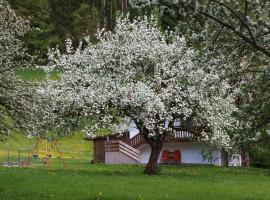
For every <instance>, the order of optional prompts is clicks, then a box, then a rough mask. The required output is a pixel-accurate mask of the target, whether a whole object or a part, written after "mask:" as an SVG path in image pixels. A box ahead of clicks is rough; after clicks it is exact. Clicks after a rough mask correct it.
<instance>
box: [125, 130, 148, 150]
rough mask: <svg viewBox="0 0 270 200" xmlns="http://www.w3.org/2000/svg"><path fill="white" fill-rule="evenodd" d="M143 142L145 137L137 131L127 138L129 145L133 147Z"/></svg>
mask: <svg viewBox="0 0 270 200" xmlns="http://www.w3.org/2000/svg"><path fill="white" fill-rule="evenodd" d="M144 143H146V142H145V139H144V138H143V136H142V135H141V134H139V133H138V134H137V135H135V136H134V137H132V138H131V139H130V140H129V145H130V146H132V147H133V148H138V147H139V146H141V145H142V144H144Z"/></svg>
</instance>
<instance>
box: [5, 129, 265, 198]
mask: <svg viewBox="0 0 270 200" xmlns="http://www.w3.org/2000/svg"><path fill="white" fill-rule="evenodd" d="M82 138H83V135H81V134H78V135H74V136H70V137H63V138H59V140H58V141H59V147H60V149H61V152H62V153H63V157H64V161H65V165H64V164H63V163H62V162H61V161H60V160H59V159H57V158H52V164H51V166H50V167H48V166H46V165H44V164H43V163H42V158H40V160H34V159H33V160H32V164H31V165H30V166H28V167H2V166H1V167H0V199H1V200H32V199H33V200H45V199H46V200H50V199H57V200H58V199H59V200H69V199H70V200H77V199H78V200H84V199H85V200H89V199H90V200H91V199H93V200H97V199H100V200H101V199H102V200H121V199H123V200H124V199H125V200H129V199H131V200H163V199H164V200H165V199H168V200H216V199H221V200H270V189H269V188H270V170H269V169H257V168H220V167H211V166H177V167H175V166H159V172H158V174H157V175H154V176H148V175H144V174H143V169H144V166H137V165H104V164H91V163H90V161H91V159H92V148H91V147H92V144H91V143H90V142H87V141H85V140H83V139H82ZM34 144H35V140H34V139H28V138H27V137H25V136H23V135H21V134H12V135H11V136H10V137H9V138H8V140H7V141H5V142H1V143H0V157H1V159H2V161H5V160H6V151H7V149H9V152H10V157H11V158H10V159H13V161H14V162H15V161H16V160H17V159H18V149H21V154H23V149H33V147H34ZM55 153H56V152H54V153H52V154H55ZM21 157H22V158H21V159H23V156H21ZM25 157H27V156H25ZM53 157H54V155H53Z"/></svg>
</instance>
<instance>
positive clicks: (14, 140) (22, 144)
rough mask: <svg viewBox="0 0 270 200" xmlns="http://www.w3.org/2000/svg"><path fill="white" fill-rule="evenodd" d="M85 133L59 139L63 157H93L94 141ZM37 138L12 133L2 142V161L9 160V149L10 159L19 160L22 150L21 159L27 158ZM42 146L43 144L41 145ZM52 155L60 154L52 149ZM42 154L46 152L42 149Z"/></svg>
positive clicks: (0, 149) (0, 155)
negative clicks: (89, 140)
mask: <svg viewBox="0 0 270 200" xmlns="http://www.w3.org/2000/svg"><path fill="white" fill-rule="evenodd" d="M83 137H84V135H83V134H76V135H73V136H70V137H62V138H59V139H58V144H59V148H60V151H61V152H62V154H63V157H64V158H65V159H66V160H70V159H72V160H84V161H88V162H89V161H90V160H91V159H92V143H90V142H87V141H84V140H83ZM35 142H36V140H35V139H28V138H27V137H26V136H24V135H22V134H19V133H14V134H12V135H10V137H9V138H8V140H7V141H5V142H0V162H5V161H7V152H8V150H9V155H10V161H12V162H16V161H17V160H18V153H19V150H20V153H21V160H24V159H26V158H27V155H28V152H31V151H32V150H33V149H34V146H35ZM39 147H40V148H41V146H39ZM51 153H52V156H53V157H56V156H58V153H57V150H56V149H55V148H54V149H52V152H51ZM40 154H41V156H44V152H42V151H41V153H40Z"/></svg>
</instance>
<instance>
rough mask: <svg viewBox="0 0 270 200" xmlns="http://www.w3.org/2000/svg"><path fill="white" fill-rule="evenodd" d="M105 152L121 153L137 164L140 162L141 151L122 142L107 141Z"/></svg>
mask: <svg viewBox="0 0 270 200" xmlns="http://www.w3.org/2000/svg"><path fill="white" fill-rule="evenodd" d="M105 152H119V153H122V154H124V155H126V156H127V157H129V158H131V159H133V160H134V161H135V162H137V163H139V162H140V151H139V150H137V149H135V148H133V147H132V146H130V145H129V144H126V143H125V142H123V141H121V140H113V141H107V142H106V143H105Z"/></svg>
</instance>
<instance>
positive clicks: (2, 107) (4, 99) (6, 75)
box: [0, 0, 33, 136]
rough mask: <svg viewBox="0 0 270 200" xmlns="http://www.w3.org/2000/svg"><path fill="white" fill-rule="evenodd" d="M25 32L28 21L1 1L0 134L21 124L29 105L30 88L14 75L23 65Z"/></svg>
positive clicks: (4, 1)
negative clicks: (23, 38) (22, 40)
mask: <svg viewBox="0 0 270 200" xmlns="http://www.w3.org/2000/svg"><path fill="white" fill-rule="evenodd" d="M27 31H29V26H28V24H27V22H26V21H24V20H23V19H22V18H20V17H18V16H16V14H15V12H14V11H13V10H12V8H11V7H10V5H9V4H8V2H7V1H6V0H0V136H1V133H2V135H3V134H7V133H8V132H9V130H10V129H12V128H15V127H22V126H24V123H23V122H22V121H23V119H25V116H29V115H28V114H29V110H28V108H29V107H31V105H32V95H31V93H32V91H33V90H31V89H30V88H29V87H28V86H29V85H28V84H27V83H26V82H24V81H21V80H19V79H18V77H16V75H15V70H18V69H22V68H23V67H24V66H25V64H26V62H25V56H26V55H25V53H24V51H23V47H22V42H21V41H20V38H21V37H23V36H24V35H25V33H26V32H27ZM17 125H19V126H17Z"/></svg>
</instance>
